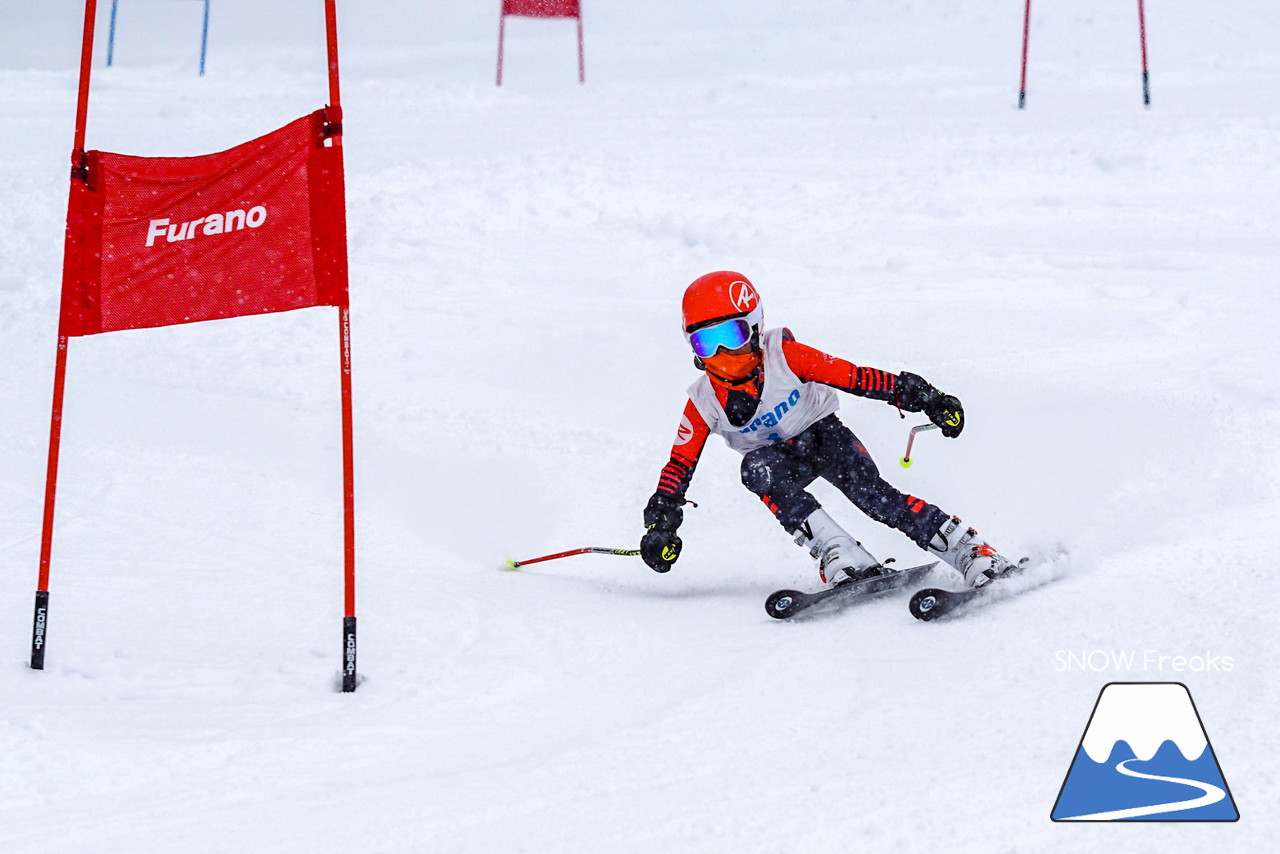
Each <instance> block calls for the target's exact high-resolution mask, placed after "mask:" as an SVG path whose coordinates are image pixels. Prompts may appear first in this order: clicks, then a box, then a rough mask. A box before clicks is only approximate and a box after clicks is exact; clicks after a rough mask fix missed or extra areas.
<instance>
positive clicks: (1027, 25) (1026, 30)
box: [1018, 0, 1142, 110]
mask: <svg viewBox="0 0 1280 854" xmlns="http://www.w3.org/2000/svg"><path fill="white" fill-rule="evenodd" d="M1138 2H1139V3H1141V2H1142V0H1138ZM1030 35H1031V0H1027V11H1026V14H1025V15H1023V17H1022V83H1021V84H1019V87H1018V109H1019V110H1022V109H1025V108H1026V106H1027V40H1028V39H1029V37H1030Z"/></svg>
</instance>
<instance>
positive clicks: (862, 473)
mask: <svg viewBox="0 0 1280 854" xmlns="http://www.w3.org/2000/svg"><path fill="white" fill-rule="evenodd" d="M683 312H684V333H685V338H686V339H687V340H688V342H689V344H690V346H691V347H692V348H693V352H694V360H693V362H694V365H696V366H697V367H698V369H699V370H702V371H704V372H705V374H704V376H702V377H701V378H699V379H698V381H697V382H695V383H694V384H693V385H691V386H690V387H689V401H688V403H687V404H686V405H685V408H684V415H683V417H682V418H681V419H680V428H679V430H678V431H677V433H676V441H675V445H674V446H673V447H672V449H671V459H670V461H668V462H667V464H666V466H665V467H664V468H663V469H662V475H661V477H660V478H659V480H658V488H657V491H656V492H654V494H653V497H652V498H650V499H649V503H648V505H647V506H646V507H645V510H644V524H645V528H646V531H645V534H644V538H643V539H642V540H641V542H640V554H641V556H642V557H643V558H644V562H645V563H647V564H648V565H649V566H650V567H651V568H653V569H654V570H656V571H658V572H667V571H668V570H670V569H671V565H672V564H674V563H675V562H676V559H677V558H678V557H679V556H680V547H681V542H680V538H679V537H678V536H676V531H677V529H678V528H679V527H680V522H681V521H682V520H683V517H684V511H683V510H682V509H681V505H683V504H684V503H685V500H684V495H685V491H686V490H687V489H688V487H689V481H690V480H691V479H692V477H693V470H694V467H695V466H696V465H697V463H698V458H699V456H701V454H702V448H703V446H704V445H705V444H706V441H707V437H708V436H709V435H710V434H711V433H719V434H720V435H721V436H722V437H723V438H724V441H725V443H726V444H727V445H728V446H729V447H731V448H733V449H734V450H736V451H739V452H741V453H742V454H743V457H742V483H743V485H744V486H746V487H747V489H749V490H751V491H752V492H753V493H755V494H756V495H758V496H760V500H761V501H763V502H764V504H765V506H766V507H768V508H769V510H771V511H772V512H773V514H774V516H775V517H777V519H778V521H779V522H780V523H781V524H782V527H783V528H784V529H785V530H786V531H787V533H789V534H791V535H793V537H794V539H795V542H796V543H798V544H799V545H801V546H803V547H805V548H807V549H809V553H810V554H811V555H812V556H813V557H814V558H816V559H817V561H818V575H819V577H820V578H821V579H822V581H823V582H824V583H827V582H830V583H831V584H833V585H838V584H841V583H847V582H850V581H857V580H861V579H864V578H871V577H873V576H876V575H880V574H882V573H884V572H886V571H887V570H885V569H884V567H882V566H881V564H880V562H879V561H877V560H876V559H875V558H874V557H872V556H871V555H870V554H869V553H868V552H867V551H866V549H864V548H862V546H861V544H860V543H858V541H857V540H856V539H855V538H854V537H852V536H850V535H849V534H848V533H847V532H846V531H845V530H844V529H843V528H841V527H840V526H839V525H838V524H836V522H835V520H833V519H832V518H831V517H830V516H829V515H827V512H826V511H825V510H823V509H822V506H821V505H820V504H819V503H818V501H817V499H815V498H814V497H813V496H812V495H810V494H809V493H808V492H806V491H805V487H807V486H808V485H809V484H810V483H812V482H813V481H814V480H815V479H817V478H819V477H821V478H825V479H826V480H827V481H829V482H830V483H831V484H833V485H834V486H835V487H836V488H837V489H839V490H840V491H841V492H842V493H844V495H845V497H847V498H848V499H849V500H850V501H851V502H853V504H854V505H856V506H857V507H858V508H859V509H860V510H862V512H864V513H866V514H867V515H868V516H870V517H871V518H872V519H875V520H876V521H877V522H881V523H883V524H885V525H889V526H891V527H894V528H897V529H898V530H899V531H902V532H903V533H904V534H906V535H907V536H908V537H909V538H911V540H912V541H913V542H914V543H915V544H916V545H918V546H920V548H922V549H925V550H926V551H928V552H930V553H931V554H934V555H937V556H938V557H940V558H941V559H942V560H944V561H946V562H947V563H948V564H950V565H951V566H952V567H954V568H955V569H957V570H958V571H959V572H960V573H961V574H962V575H963V576H964V578H965V581H966V582H967V583H968V584H969V585H970V586H972V587H979V586H981V585H983V584H986V583H987V582H988V581H990V580H991V579H992V578H995V577H996V576H998V575H1000V574H1002V573H1004V572H1006V571H1007V570H1009V569H1011V568H1012V567H1013V564H1012V563H1011V562H1010V561H1008V560H1006V559H1005V558H1004V557H1003V556H1001V555H1000V554H999V553H997V552H996V550H995V549H994V548H992V547H991V546H990V545H988V544H987V543H986V542H985V541H984V540H983V539H981V538H980V537H979V536H978V534H977V532H976V531H975V530H974V529H973V528H968V527H965V526H964V525H963V524H962V523H961V521H960V519H959V517H956V516H952V515H950V514H949V513H946V512H944V511H943V510H941V509H939V508H938V507H936V506H935V505H933V504H930V503H928V502H926V501H925V500H924V499H921V498H916V497H914V496H911V495H904V494H902V493H901V492H899V491H898V490H897V489H895V488H894V487H893V486H891V485H890V484H889V483H888V482H887V481H885V480H884V479H883V478H881V477H880V472H879V471H878V470H877V468H876V464H875V463H874V462H873V461H872V459H871V455H870V454H868V453H867V449H866V448H865V447H863V445H862V443H861V442H860V441H859V440H858V437H857V436H855V435H854V434H853V432H852V431H850V430H849V428H848V427H846V426H845V425H844V424H843V423H842V422H841V421H840V419H839V418H837V417H836V415H835V412H836V410H837V409H838V408H839V401H838V399H837V397H836V393H835V391H834V390H833V389H838V390H840V391H845V392H848V393H850V394H855V395H858V396H859V397H867V398H871V399H872V400H882V401H885V402H886V403H889V404H891V405H893V406H896V407H898V409H899V410H906V411H908V412H924V413H925V415H927V416H928V417H929V420H930V421H932V422H933V423H934V424H937V425H938V426H939V427H940V428H941V430H942V434H943V435H944V436H947V437H949V438H955V437H956V436H959V435H960V431H961V430H963V429H964V409H963V408H962V407H961V406H960V401H959V400H957V399H956V398H955V397H953V396H952V395H949V394H943V393H942V392H940V391H939V390H938V389H936V388H934V387H933V386H932V385H930V384H929V383H928V382H926V381H925V380H924V379H923V378H921V377H919V376H917V375H916V374H912V373H908V372H906V371H903V372H902V373H900V374H897V375H896V376H895V375H894V374H890V373H886V372H884V371H880V370H877V369H875V368H862V367H858V366H856V365H853V364H852V363H850V362H846V361H845V360H844V359H839V358H836V357H834V356H829V355H827V354H826V353H823V352H821V351H819V350H815V349H813V348H812V347H808V346H805V345H804V344H801V343H800V342H799V341H796V340H795V338H794V337H793V336H792V335H791V332H790V330H788V329H767V330H763V331H762V328H761V323H762V320H763V313H762V311H761V306H760V295H759V293H758V292H757V291H756V289H755V286H754V285H752V284H751V282H750V281H748V280H747V278H746V276H743V275H742V274H740V273H734V272H730V271H720V272H715V273H708V274H707V275H705V276H702V277H701V278H699V279H697V280H695V281H694V282H693V284H691V285H689V287H688V289H686V290H685V293H684V302H683Z"/></svg>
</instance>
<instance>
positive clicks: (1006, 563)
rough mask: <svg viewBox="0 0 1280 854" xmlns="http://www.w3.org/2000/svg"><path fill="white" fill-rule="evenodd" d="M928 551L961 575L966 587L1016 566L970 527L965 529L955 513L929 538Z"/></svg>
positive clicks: (986, 580) (984, 581)
mask: <svg viewBox="0 0 1280 854" xmlns="http://www.w3.org/2000/svg"><path fill="white" fill-rule="evenodd" d="M929 551H931V552H933V553H934V554H936V555H938V557H940V558H942V559H943V560H944V561H946V562H947V563H948V564H950V565H951V566H952V567H954V568H955V569H956V570H957V571H958V572H959V573H960V574H961V575H963V576H964V580H965V583H966V584H968V585H969V586H970V587H981V586H983V585H984V584H987V583H989V582H990V581H991V580H992V579H993V578H998V577H1000V576H1001V575H1004V574H1005V573H1006V572H1009V571H1010V570H1012V569H1016V568H1017V564H1015V563H1013V562H1012V561H1010V560H1009V559H1007V558H1006V557H1004V556H1003V555H1001V554H1000V553H999V552H997V551H996V549H995V546H992V545H990V544H988V543H987V541H986V540H984V539H982V538H981V537H979V536H978V532H977V531H975V530H974V529H973V528H965V527H964V523H962V522H961V521H960V517H959V516H952V517H951V518H950V519H948V520H947V521H946V522H943V523H942V527H941V528H940V529H939V530H938V533H936V534H934V535H933V539H931V540H930V541H929Z"/></svg>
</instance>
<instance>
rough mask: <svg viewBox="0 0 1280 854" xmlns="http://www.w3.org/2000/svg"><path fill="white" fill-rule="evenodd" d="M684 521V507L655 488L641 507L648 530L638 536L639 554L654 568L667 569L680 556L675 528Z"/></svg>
mask: <svg viewBox="0 0 1280 854" xmlns="http://www.w3.org/2000/svg"><path fill="white" fill-rule="evenodd" d="M683 521H684V510H682V509H681V508H680V505H679V504H677V503H676V501H675V499H673V498H671V497H669V496H667V495H664V494H663V493H661V492H655V493H654V494H653V497H652V498H650V499H649V503H648V504H647V505H645V508H644V525H645V528H647V529H648V530H647V531H645V534H644V537H643V538H642V539H641V540H640V557H641V558H642V559H643V560H644V562H645V563H647V564H648V565H649V568H650V569H652V570H653V571H654V572H667V571H669V570H670V569H671V565H672V564H673V563H675V562H676V559H677V558H678V557H680V546H681V543H680V538H679V537H677V536H676V531H677V530H678V529H679V527H680V523H681V522H683Z"/></svg>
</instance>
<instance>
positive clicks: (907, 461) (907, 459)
mask: <svg viewBox="0 0 1280 854" xmlns="http://www.w3.org/2000/svg"><path fill="white" fill-rule="evenodd" d="M937 429H938V425H937V424H921V425H920V426H919V427H912V428H911V435H910V436H908V437H907V452H906V453H905V454H903V455H902V459H900V460H898V462H899V464H901V465H902V467H903V468H904V469H909V468H911V463H912V459H911V446H912V445H914V444H915V441H916V434H917V433H922V432H924V431H925V430H937Z"/></svg>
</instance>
